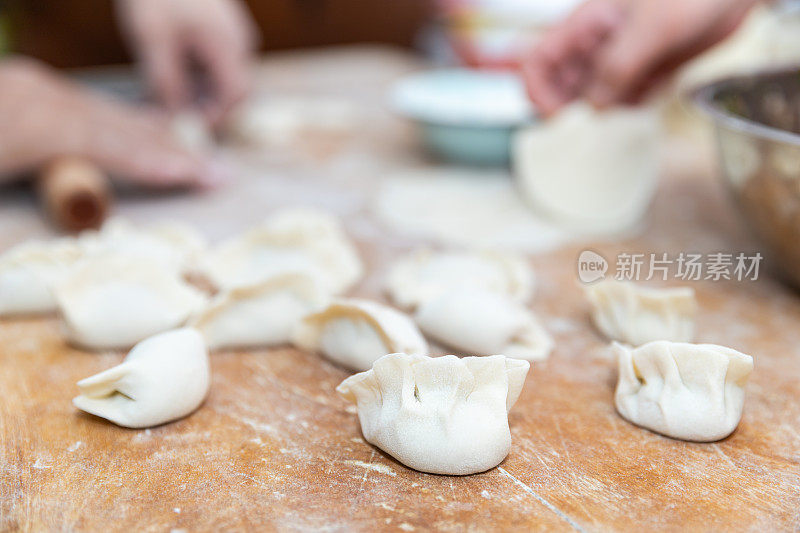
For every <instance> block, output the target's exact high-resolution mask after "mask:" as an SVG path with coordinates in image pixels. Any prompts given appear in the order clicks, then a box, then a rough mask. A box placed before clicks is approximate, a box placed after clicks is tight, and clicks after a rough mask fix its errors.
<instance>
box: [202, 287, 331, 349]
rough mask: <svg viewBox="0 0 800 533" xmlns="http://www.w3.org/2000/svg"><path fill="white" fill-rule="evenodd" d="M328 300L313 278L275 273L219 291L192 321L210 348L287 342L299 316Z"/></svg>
mask: <svg viewBox="0 0 800 533" xmlns="http://www.w3.org/2000/svg"><path fill="white" fill-rule="evenodd" d="M327 300H328V295H327V293H326V292H325V291H323V290H322V289H321V288H320V286H319V283H318V282H317V280H316V279H315V278H313V277H311V276H309V275H307V274H302V273H288V274H278V275H276V276H274V277H272V278H269V279H267V280H266V281H262V282H259V283H256V284H255V285H251V286H248V287H238V288H234V289H229V290H226V291H223V292H221V293H219V294H218V295H217V296H216V297H215V298H214V300H213V301H212V302H211V304H210V305H209V306H208V307H207V308H206V309H204V310H203V311H201V312H200V314H199V315H198V316H197V317H196V318H195V319H194V320H193V321H192V325H193V326H194V327H195V328H197V329H198V330H199V331H200V332H201V333H202V334H203V337H204V338H205V340H206V343H207V344H208V347H209V348H210V349H215V348H225V347H235V346H242V347H257V346H274V345H279V344H286V343H288V342H289V341H290V340H291V334H292V331H293V329H294V328H295V327H296V326H297V324H298V323H299V322H300V320H301V319H302V318H303V317H304V316H306V315H307V314H309V313H311V312H312V311H314V310H316V309H319V308H321V307H322V306H323V305H325V303H326V302H327Z"/></svg>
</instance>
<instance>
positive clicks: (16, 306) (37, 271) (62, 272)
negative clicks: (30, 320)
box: [0, 239, 81, 316]
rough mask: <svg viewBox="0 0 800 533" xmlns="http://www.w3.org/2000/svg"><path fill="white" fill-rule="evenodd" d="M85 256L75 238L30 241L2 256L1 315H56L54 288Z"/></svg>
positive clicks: (0, 270) (0, 282)
mask: <svg viewBox="0 0 800 533" xmlns="http://www.w3.org/2000/svg"><path fill="white" fill-rule="evenodd" d="M80 257H81V249H80V247H79V246H78V244H77V243H76V242H75V240H74V239H57V240H53V241H29V242H26V243H22V244H19V245H17V246H14V247H13V248H11V249H10V250H8V251H7V252H5V253H4V254H3V255H2V256H0V316H15V315H34V314H42V313H52V312H55V311H56V309H57V308H58V305H57V303H56V299H55V296H54V295H53V287H54V285H56V284H57V283H59V282H60V281H61V280H62V279H63V278H64V277H66V276H67V275H68V274H69V272H70V270H71V269H72V268H73V267H74V265H75V263H76V262H77V261H78V260H79V259H80Z"/></svg>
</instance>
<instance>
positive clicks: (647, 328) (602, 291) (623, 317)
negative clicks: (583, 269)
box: [584, 280, 697, 346]
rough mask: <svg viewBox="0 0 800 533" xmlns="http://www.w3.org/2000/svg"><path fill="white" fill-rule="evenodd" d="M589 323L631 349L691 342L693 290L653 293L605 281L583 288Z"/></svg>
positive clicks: (638, 287)
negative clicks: (589, 307) (652, 343)
mask: <svg viewBox="0 0 800 533" xmlns="http://www.w3.org/2000/svg"><path fill="white" fill-rule="evenodd" d="M584 291H585V293H586V297H587V298H588V299H589V302H590V303H591V305H592V320H593V321H594V323H595V325H596V326H597V329H599V330H600V331H601V332H602V333H603V334H604V335H606V336H607V337H608V338H609V339H612V340H618V341H622V342H625V343H627V344H632V345H634V346H639V345H640V344H644V343H646V342H650V341H657V340H665V341H674V342H691V341H692V339H693V337H694V317H695V313H696V311H697V302H696V301H695V297H694V289H692V288H689V287H672V288H666V289H652V288H646V287H640V286H637V285H636V284H634V283H631V282H621V281H613V280H606V281H601V282H598V283H594V284H592V285H587V286H586V287H585V288H584Z"/></svg>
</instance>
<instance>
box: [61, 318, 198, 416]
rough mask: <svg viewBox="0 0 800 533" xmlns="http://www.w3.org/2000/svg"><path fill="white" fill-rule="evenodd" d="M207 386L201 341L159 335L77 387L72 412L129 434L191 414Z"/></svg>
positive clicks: (187, 335)
mask: <svg viewBox="0 0 800 533" xmlns="http://www.w3.org/2000/svg"><path fill="white" fill-rule="evenodd" d="M209 383H210V373H209V363H208V352H207V350H206V347H205V345H204V344H203V337H202V336H201V335H200V333H198V332H197V331H196V330H193V329H191V328H183V329H177V330H173V331H167V332H165V333H160V334H158V335H156V336H154V337H150V338H149V339H146V340H143V341H142V342H140V343H139V344H137V345H136V346H134V347H133V349H132V350H131V351H130V353H129V354H128V356H127V357H126V358H125V360H124V361H123V362H122V364H120V365H117V366H115V367H113V368H109V369H108V370H105V371H103V372H100V373H99V374H96V375H94V376H92V377H89V378H86V379H83V380H81V381H79V382H78V387H79V388H80V390H81V394H80V396H77V397H76V398H75V399H73V400H72V403H73V404H75V407H77V408H78V409H80V410H82V411H86V412H87V413H91V414H93V415H96V416H99V417H102V418H105V419H107V420H110V421H111V422H113V423H115V424H117V425H119V426H123V427H129V428H144V427H150V426H157V425H159V424H164V423H166V422H171V421H172V420H177V419H179V418H183V417H184V416H186V415H188V414H190V413H191V412H192V411H194V410H195V409H197V408H198V407H199V406H200V404H201V403H203V400H204V399H205V397H206V395H207V394H208V388H209Z"/></svg>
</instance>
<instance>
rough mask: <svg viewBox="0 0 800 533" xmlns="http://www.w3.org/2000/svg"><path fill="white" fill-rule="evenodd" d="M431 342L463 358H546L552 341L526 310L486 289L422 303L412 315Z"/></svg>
mask: <svg viewBox="0 0 800 533" xmlns="http://www.w3.org/2000/svg"><path fill="white" fill-rule="evenodd" d="M414 319H415V320H416V322H417V324H418V325H419V327H420V329H422V331H423V332H424V333H425V334H426V335H428V336H430V337H431V338H432V339H435V340H436V341H438V342H440V343H442V344H444V345H446V346H449V347H451V348H454V349H456V350H459V351H461V352H463V353H464V354H466V355H485V354H490V353H504V354H506V355H508V356H509V357H515V358H518V359H525V360H528V361H539V360H542V359H546V358H547V356H548V355H550V351H551V350H552V348H553V340H552V338H551V337H550V335H549V334H548V333H547V332H546V331H545V330H544V328H543V327H542V326H541V325H540V324H539V321H538V320H537V319H536V317H535V316H534V315H533V313H531V312H530V311H529V310H528V309H526V308H525V307H524V306H523V305H522V304H520V303H519V302H516V301H514V300H513V299H511V298H510V297H509V296H506V295H503V294H498V293H496V292H492V291H488V290H485V289H467V288H462V289H455V290H451V291H448V292H446V293H443V294H442V295H441V296H439V297H437V298H434V299H432V300H428V301H426V302H425V303H423V304H422V305H421V306H420V307H419V308H418V309H417V312H416V314H415V315H414Z"/></svg>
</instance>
